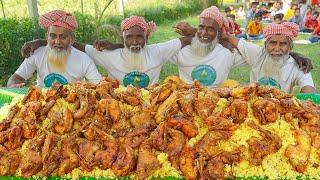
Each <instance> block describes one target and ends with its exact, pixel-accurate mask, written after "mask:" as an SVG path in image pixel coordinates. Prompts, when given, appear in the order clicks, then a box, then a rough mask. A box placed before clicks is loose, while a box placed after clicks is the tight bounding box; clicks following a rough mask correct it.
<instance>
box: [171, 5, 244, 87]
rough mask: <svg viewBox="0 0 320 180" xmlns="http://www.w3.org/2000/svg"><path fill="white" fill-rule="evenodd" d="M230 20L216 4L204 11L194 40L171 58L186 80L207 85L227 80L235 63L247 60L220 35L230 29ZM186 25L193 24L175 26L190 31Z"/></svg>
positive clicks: (212, 85) (178, 29)
mask: <svg viewBox="0 0 320 180" xmlns="http://www.w3.org/2000/svg"><path fill="white" fill-rule="evenodd" d="M229 24H230V22H229V21H228V19H227V18H225V17H224V16H223V15H222V14H221V13H220V11H219V9H218V8H217V7H216V6H212V7H209V8H207V9H205V10H203V11H202V12H201V14H200V15H199V26H198V28H196V29H195V30H194V31H193V32H194V33H195V34H194V35H195V36H194V38H193V39H192V42H191V44H190V45H188V46H186V47H185V48H183V49H181V50H180V51H179V52H178V53H177V54H176V55H175V56H173V57H172V59H171V61H172V62H173V63H174V64H176V65H177V66H178V70H179V76H180V78H181V79H182V80H183V81H185V82H187V83H192V82H194V81H199V82H200V83H201V84H202V85H203V86H208V87H214V86H218V85H219V84H221V83H222V82H224V81H225V80H227V78H228V75H229V72H230V69H231V68H232V67H234V66H237V65H240V64H244V63H246V61H245V59H243V58H242V57H241V55H240V54H239V53H237V52H236V51H235V52H231V51H230V50H229V49H227V48H225V47H224V46H223V45H222V44H221V42H220V39H219V36H220V35H221V34H223V33H226V32H228V31H229ZM184 26H190V25H189V24H187V23H179V24H178V25H177V27H176V28H177V31H178V32H180V33H181V34H182V35H187V34H185V33H184V32H183V30H182V29H181V27H184ZM184 29H188V28H184Z"/></svg>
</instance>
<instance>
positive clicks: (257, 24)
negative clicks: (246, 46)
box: [247, 13, 264, 40]
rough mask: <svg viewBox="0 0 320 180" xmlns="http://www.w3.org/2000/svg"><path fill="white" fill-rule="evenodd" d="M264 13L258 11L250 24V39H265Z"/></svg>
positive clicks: (248, 35) (248, 34) (248, 32)
mask: <svg viewBox="0 0 320 180" xmlns="http://www.w3.org/2000/svg"><path fill="white" fill-rule="evenodd" d="M261 21H262V14H260V13H257V14H255V16H254V19H253V20H251V21H250V22H249V24H248V30H247V37H248V39H249V40H260V39H263V38H264V37H263V34H262V33H263V27H262V23H261Z"/></svg>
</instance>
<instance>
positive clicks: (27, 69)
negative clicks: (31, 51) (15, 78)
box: [15, 56, 37, 80]
mask: <svg viewBox="0 0 320 180" xmlns="http://www.w3.org/2000/svg"><path fill="white" fill-rule="evenodd" d="M36 70H37V66H36V57H35V56H30V57H29V58H26V59H24V61H23V62H22V64H21V65H20V66H19V68H18V69H17V70H16V72H15V74H18V75H19V76H21V77H22V78H23V79H25V80H27V79H30V78H31V77H32V75H33V73H34V72H35V71H36Z"/></svg>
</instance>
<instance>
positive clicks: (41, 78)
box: [8, 10, 101, 87]
mask: <svg viewBox="0 0 320 180" xmlns="http://www.w3.org/2000/svg"><path fill="white" fill-rule="evenodd" d="M39 25H40V26H41V27H42V28H44V29H46V31H47V32H46V40H45V44H47V46H44V47H41V48H38V49H37V50H36V51H35V52H34V54H33V55H32V56H30V57H29V58H27V59H28V60H27V61H24V62H23V63H22V64H21V65H20V67H19V69H18V70H17V71H16V72H15V74H13V75H12V76H11V78H10V79H9V81H8V86H9V87H21V86H23V85H24V83H25V80H27V79H29V78H31V76H32V74H33V73H34V72H35V71H36V72H37V85H39V86H43V87H50V86H51V85H52V84H53V83H54V82H56V81H57V82H59V83H61V84H67V83H70V82H77V81H82V80H84V79H87V80H88V81H90V82H92V83H98V82H99V81H100V80H101V75H100V74H99V72H98V70H97V68H96V67H95V65H94V63H93V61H92V60H91V59H90V58H89V57H88V56H87V55H86V54H85V53H83V52H81V51H78V50H77V49H75V48H73V47H72V44H73V43H74V41H75V36H74V31H75V30H76V28H77V27H78V25H77V21H76V19H75V18H74V17H73V16H72V15H71V14H70V13H67V12H65V11H61V10H54V11H51V12H48V13H46V14H44V15H42V16H41V17H40V18H39ZM45 44H44V45H45Z"/></svg>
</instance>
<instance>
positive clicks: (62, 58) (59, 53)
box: [48, 47, 70, 72]
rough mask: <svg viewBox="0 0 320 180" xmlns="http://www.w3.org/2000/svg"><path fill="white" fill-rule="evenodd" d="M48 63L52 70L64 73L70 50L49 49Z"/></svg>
mask: <svg viewBox="0 0 320 180" xmlns="http://www.w3.org/2000/svg"><path fill="white" fill-rule="evenodd" d="M49 49H50V50H49V53H48V61H49V63H50V64H51V65H52V66H53V68H54V69H56V70H58V71H60V72H64V71H65V68H66V65H67V61H68V58H69V55H70V48H69V49H63V50H57V49H55V48H51V47H49Z"/></svg>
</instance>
